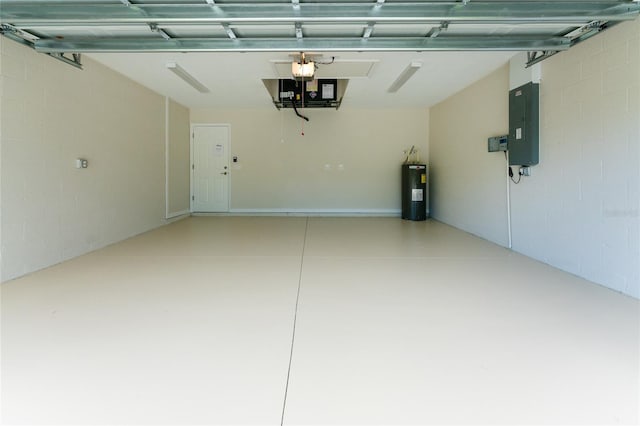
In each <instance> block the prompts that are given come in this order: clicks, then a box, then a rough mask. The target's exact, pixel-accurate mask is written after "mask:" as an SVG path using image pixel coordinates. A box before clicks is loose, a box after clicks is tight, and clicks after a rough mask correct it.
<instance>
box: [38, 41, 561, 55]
mask: <svg viewBox="0 0 640 426" xmlns="http://www.w3.org/2000/svg"><path fill="white" fill-rule="evenodd" d="M134 41H135V43H134ZM570 46H571V43H570V42H569V40H567V39H565V38H563V37H553V38H550V39H545V40H543V41H540V40H538V39H535V38H528V39H526V38H515V39H514V38H504V37H485V38H482V39H478V38H474V37H456V38H445V37H438V38H429V37H419V38H416V37H406V38H383V37H375V38H374V37H370V38H368V39H364V40H363V39H362V38H358V39H352V38H317V37H316V38H308V37H305V38H302V37H301V38H298V39H295V38H294V39H280V38H274V39H267V38H257V39H248V38H236V39H234V40H232V42H230V40H229V39H181V40H176V39H171V40H158V39H145V40H137V39H136V40H129V39H114V40H107V41H102V42H100V43H99V44H97V43H96V42H95V41H93V40H81V39H75V40H71V39H69V40H62V41H61V40H38V41H36V42H34V43H33V47H34V48H35V49H36V50H37V51H39V52H43V53H48V52H58V51H73V52H83V53H89V52H148V51H162V52H255V51H263V52H264V51H271V52H299V51H317V50H326V51H363V50H368V51H426V50H433V51H456V50H458V51H461V50H462V51H474V50H492V51H532V50H555V51H559V50H567V49H569V47H570Z"/></svg>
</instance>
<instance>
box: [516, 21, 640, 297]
mask: <svg viewBox="0 0 640 426" xmlns="http://www.w3.org/2000/svg"><path fill="white" fill-rule="evenodd" d="M639 58H640V20H635V21H633V22H627V23H623V24H620V25H618V26H616V27H614V28H611V29H610V30H607V31H606V32H604V33H603V34H601V35H598V36H596V37H594V38H592V39H590V40H588V41H586V42H584V43H582V44H579V45H577V46H576V47H574V48H572V49H571V50H570V51H568V52H564V53H560V54H558V55H555V56H553V57H552V58H550V59H548V60H546V61H544V62H542V81H541V85H540V98H541V99H540V100H541V105H540V112H541V135H540V139H541V146H540V165H538V166H536V167H534V168H533V176H532V177H530V178H527V179H523V182H522V183H521V184H520V185H517V186H512V189H511V196H512V209H513V244H514V245H513V248H514V250H516V251H519V252H521V253H524V254H526V255H529V256H531V257H534V258H536V259H540V260H542V261H544V262H546V263H549V264H551V265H554V266H557V267H559V268H561V269H564V270H566V271H569V272H572V273H574V274H577V275H580V276H582V277H585V278H587V279H589V280H592V281H595V282H597V283H600V284H603V285H605V286H607V287H610V288H612V289H614V290H617V291H621V292H623V293H626V294H629V295H632V296H634V297H637V298H640V274H639V271H640V250H639V248H638V247H639V241H640V235H639V233H640V230H639V228H638V223H639V221H640V219H639V218H640V215H639V207H640V196H639V193H640V190H639V188H640V187H639V186H640V174H639V172H638V171H639V170H640V124H639V123H640V59H639Z"/></svg>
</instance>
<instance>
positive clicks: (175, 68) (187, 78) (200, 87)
mask: <svg viewBox="0 0 640 426" xmlns="http://www.w3.org/2000/svg"><path fill="white" fill-rule="evenodd" d="M167 68H168V69H169V70H170V71H171V72H173V73H174V74H175V75H177V76H178V77H180V78H181V79H182V80H184V82H185V83H187V84H188V85H189V86H191V87H193V88H194V89H196V90H197V91H198V92H200V93H209V89H208V88H207V87H206V86H205V85H204V84H202V83H200V82H199V81H198V80H196V78H195V77H194V76H192V75H191V74H189V73H188V72H187V71H186V70H185V69H184V68H182V67H181V66H180V65H178V64H177V63H175V62H167Z"/></svg>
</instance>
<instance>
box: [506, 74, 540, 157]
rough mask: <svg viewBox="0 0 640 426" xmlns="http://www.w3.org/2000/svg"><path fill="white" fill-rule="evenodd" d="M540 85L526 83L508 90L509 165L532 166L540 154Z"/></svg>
mask: <svg viewBox="0 0 640 426" xmlns="http://www.w3.org/2000/svg"><path fill="white" fill-rule="evenodd" d="M539 133H540V85H539V84H537V83H532V82H530V83H527V84H524V85H522V86H520V87H517V88H515V89H513V90H511V91H510V92H509V140H508V149H509V165H510V166H533V165H535V164H538V161H539V156H540V148H539V146H540V145H539V141H538V140H539Z"/></svg>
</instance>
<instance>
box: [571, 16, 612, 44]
mask: <svg viewBox="0 0 640 426" xmlns="http://www.w3.org/2000/svg"><path fill="white" fill-rule="evenodd" d="M608 25H609V24H608V23H607V22H604V21H591V22H589V23H588V24H586V25H583V26H581V27H579V28H576V29H575V30H573V31H571V32H570V33H568V34H566V35H565V37H568V38H569V39H571V45H572V46H573V45H574V44H578V43H580V42H581V41H585V40H587V39H588V38H591V37H593V36H594V35H596V34H598V33H599V32H601V31H603V30H605V29H606V28H607V26H608Z"/></svg>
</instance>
